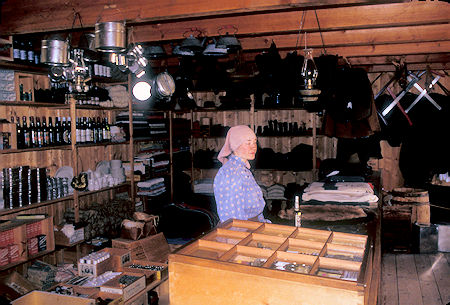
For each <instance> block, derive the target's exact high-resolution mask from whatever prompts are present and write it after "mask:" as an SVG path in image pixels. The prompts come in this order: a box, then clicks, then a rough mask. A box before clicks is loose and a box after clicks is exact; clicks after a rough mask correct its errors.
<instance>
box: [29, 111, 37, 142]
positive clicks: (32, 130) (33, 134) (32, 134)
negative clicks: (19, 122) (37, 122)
mask: <svg viewBox="0 0 450 305" xmlns="http://www.w3.org/2000/svg"><path fill="white" fill-rule="evenodd" d="M30 147H37V136H36V129H35V127H34V118H33V117H32V116H30Z"/></svg>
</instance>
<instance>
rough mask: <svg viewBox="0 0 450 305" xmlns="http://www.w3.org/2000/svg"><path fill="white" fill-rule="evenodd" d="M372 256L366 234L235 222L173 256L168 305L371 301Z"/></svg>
mask: <svg viewBox="0 0 450 305" xmlns="http://www.w3.org/2000/svg"><path fill="white" fill-rule="evenodd" d="M373 256H374V255H373V247H372V243H371V241H370V240H369V238H368V236H366V235H357V234H349V233H339V232H331V231H323V230H316V229H308V228H296V227H292V226H283V225H276V224H263V223H258V222H251V221H240V220H230V221H227V222H225V223H224V224H222V225H221V226H220V227H218V228H216V229H214V230H213V231H211V232H210V233H208V234H206V235H204V236H202V237H200V238H199V239H197V240H195V241H193V242H191V243H189V244H187V245H185V246H184V247H182V248H180V249H178V250H177V251H176V252H174V253H173V254H171V255H170V256H169V291H170V304H171V305H177V304H190V305H194V304H199V305H203V304H258V305H260V304H270V305H287V304H292V305H294V304H295V305H298V304H303V305H306V304H310V305H317V304H330V305H331V304H333V305H352V304H354V305H357V304H358V305H361V304H372V301H370V299H372V298H373V296H370V294H373V293H374V291H375V293H376V291H377V287H375V286H373V285H372V284H373V283H372V271H373V270H374V269H375V270H377V269H379V267H380V266H379V262H378V263H377V264H378V266H373ZM374 283H375V285H376V286H378V281H376V280H375V281H374ZM375 300H376V296H375Z"/></svg>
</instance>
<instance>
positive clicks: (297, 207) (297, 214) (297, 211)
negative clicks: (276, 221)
mask: <svg viewBox="0 0 450 305" xmlns="http://www.w3.org/2000/svg"><path fill="white" fill-rule="evenodd" d="M294 220H295V226H296V227H301V226H302V212H301V211H300V196H298V195H295V199H294Z"/></svg>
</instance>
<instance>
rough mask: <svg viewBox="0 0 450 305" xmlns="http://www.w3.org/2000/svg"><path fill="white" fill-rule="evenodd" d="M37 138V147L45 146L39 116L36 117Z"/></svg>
mask: <svg viewBox="0 0 450 305" xmlns="http://www.w3.org/2000/svg"><path fill="white" fill-rule="evenodd" d="M36 140H37V147H43V146H44V136H43V134H42V128H41V121H40V119H39V117H38V116H37V117H36Z"/></svg>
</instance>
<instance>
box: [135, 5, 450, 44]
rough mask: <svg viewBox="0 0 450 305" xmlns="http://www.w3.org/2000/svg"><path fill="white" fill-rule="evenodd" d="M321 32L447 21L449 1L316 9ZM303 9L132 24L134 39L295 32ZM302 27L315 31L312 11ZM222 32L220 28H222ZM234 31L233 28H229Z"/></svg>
mask: <svg viewBox="0 0 450 305" xmlns="http://www.w3.org/2000/svg"><path fill="white" fill-rule="evenodd" d="M317 15H318V18H319V22H320V28H321V31H322V32H327V31H337V30H349V29H373V28H390V27H399V26H414V25H426V24H447V25H448V24H449V23H450V17H449V16H450V5H448V4H445V3H442V2H436V1H434V2H409V3H397V4H385V5H377V6H363V7H345V8H334V9H320V10H317ZM301 17H302V11H292V12H278V13H266V14H254V15H246V16H229V17H223V18H211V19H199V20H188V21H177V22H171V23H158V24H148V25H138V26H135V27H134V30H133V32H134V36H135V39H136V41H145V42H147V41H150V42H151V41H167V40H177V39H182V38H184V36H183V35H184V34H185V32H186V31H189V30H190V29H199V30H201V31H202V32H203V36H219V33H218V30H219V29H220V28H221V27H224V26H234V27H236V29H237V33H236V35H237V36H238V37H257V36H259V35H272V34H276V33H291V34H295V33H298V31H299V26H300V20H301ZM303 31H306V32H318V31H319V28H318V25H317V20H316V17H315V14H314V13H313V12H310V11H309V12H307V13H306V17H305V20H304V23H303ZM222 32H223V31H222ZM229 32H230V33H232V32H233V29H231V30H230V31H229Z"/></svg>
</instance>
